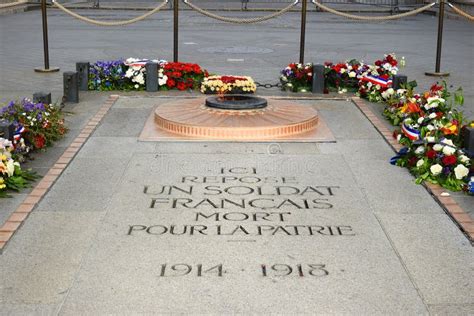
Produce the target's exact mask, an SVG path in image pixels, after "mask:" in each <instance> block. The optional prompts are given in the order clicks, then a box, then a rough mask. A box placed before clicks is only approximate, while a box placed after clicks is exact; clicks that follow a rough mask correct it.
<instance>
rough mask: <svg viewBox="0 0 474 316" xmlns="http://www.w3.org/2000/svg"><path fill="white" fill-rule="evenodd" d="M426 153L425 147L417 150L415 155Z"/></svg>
mask: <svg viewBox="0 0 474 316" xmlns="http://www.w3.org/2000/svg"><path fill="white" fill-rule="evenodd" d="M424 152H425V147H423V146H418V147H417V148H416V149H415V154H418V155H419V154H422V153H424Z"/></svg>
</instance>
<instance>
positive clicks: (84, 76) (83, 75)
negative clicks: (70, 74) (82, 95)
mask: <svg viewBox="0 0 474 316" xmlns="http://www.w3.org/2000/svg"><path fill="white" fill-rule="evenodd" d="M89 66H90V65H89V62H78V63H76V71H77V72H78V74H79V90H80V91H87V90H89Z"/></svg>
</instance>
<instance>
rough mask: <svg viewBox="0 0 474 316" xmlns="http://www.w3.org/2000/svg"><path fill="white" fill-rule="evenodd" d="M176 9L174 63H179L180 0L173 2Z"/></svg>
mask: <svg viewBox="0 0 474 316" xmlns="http://www.w3.org/2000/svg"><path fill="white" fill-rule="evenodd" d="M173 9H174V18H173V19H174V23H173V24H174V25H173V35H174V39H173V61H174V62H175V63H176V62H178V18H179V16H178V11H179V0H174V2H173Z"/></svg>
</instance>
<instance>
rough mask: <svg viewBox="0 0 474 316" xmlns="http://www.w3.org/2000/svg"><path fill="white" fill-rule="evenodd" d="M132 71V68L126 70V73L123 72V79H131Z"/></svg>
mask: <svg viewBox="0 0 474 316" xmlns="http://www.w3.org/2000/svg"><path fill="white" fill-rule="evenodd" d="M133 72H134V71H133V69H132V68H128V70H127V72H125V77H127V78H132V77H133Z"/></svg>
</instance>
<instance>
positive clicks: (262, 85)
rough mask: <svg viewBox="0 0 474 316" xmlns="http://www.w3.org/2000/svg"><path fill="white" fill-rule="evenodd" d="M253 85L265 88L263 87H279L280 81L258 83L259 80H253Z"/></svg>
mask: <svg viewBox="0 0 474 316" xmlns="http://www.w3.org/2000/svg"><path fill="white" fill-rule="evenodd" d="M255 85H256V86H257V87H258V88H265V89H270V88H281V83H275V84H271V83H260V82H257V81H255Z"/></svg>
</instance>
